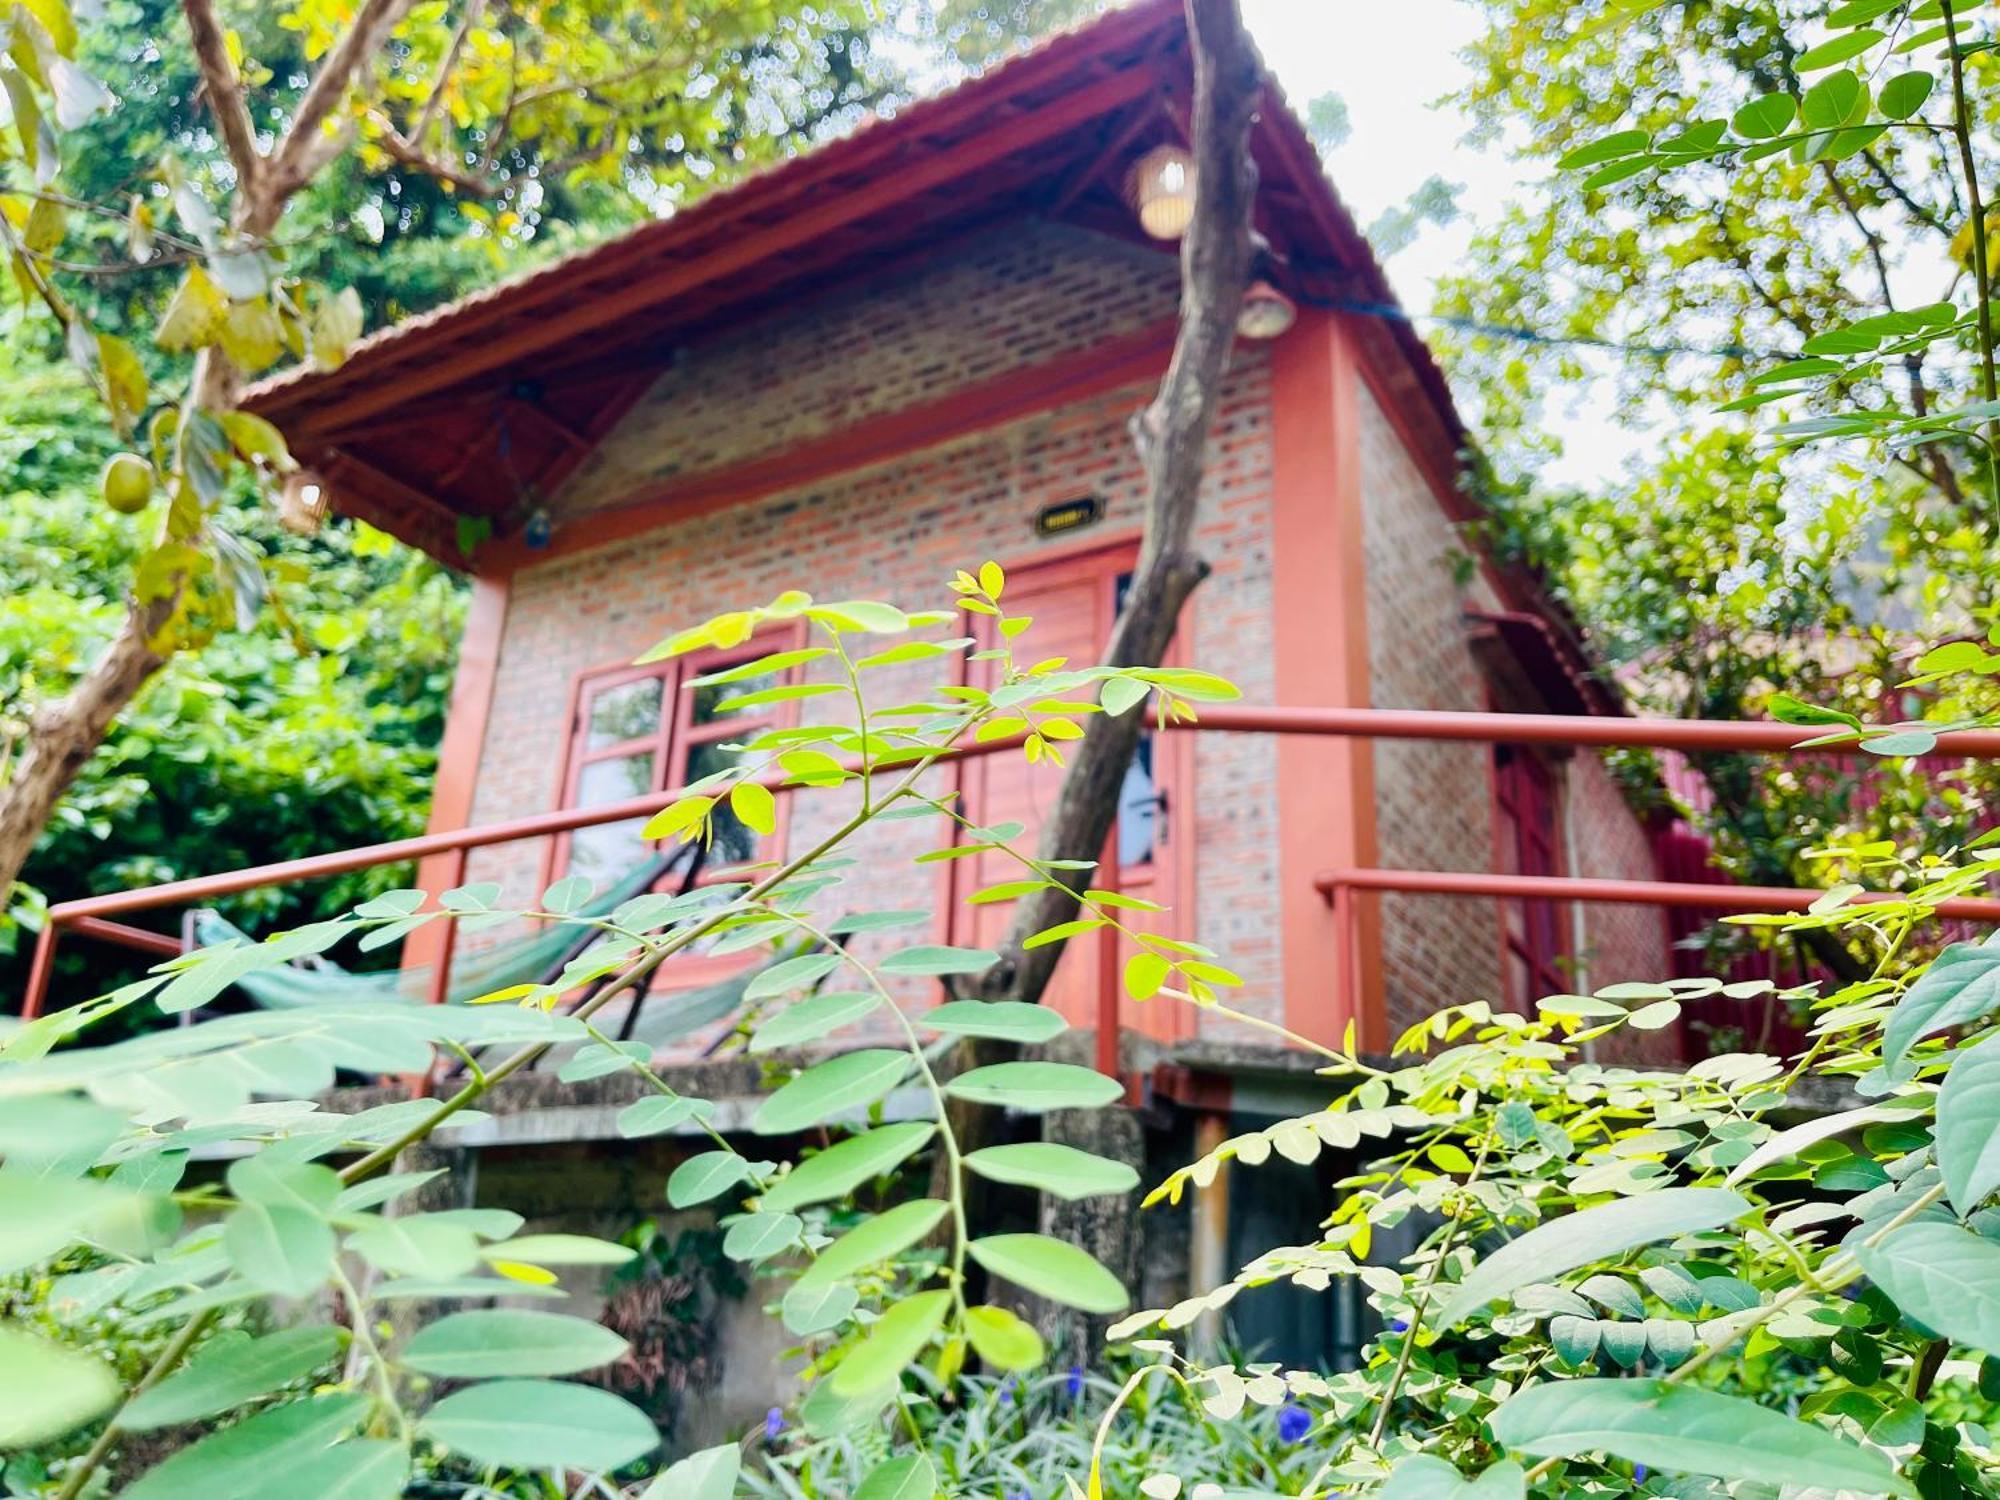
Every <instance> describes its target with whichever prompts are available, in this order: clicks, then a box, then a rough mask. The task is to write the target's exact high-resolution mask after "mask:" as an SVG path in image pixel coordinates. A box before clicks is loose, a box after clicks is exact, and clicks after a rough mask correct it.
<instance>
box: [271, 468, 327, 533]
mask: <svg viewBox="0 0 2000 1500" xmlns="http://www.w3.org/2000/svg"><path fill="white" fill-rule="evenodd" d="M330 498H331V496H330V493H329V491H328V489H327V484H326V480H325V479H323V478H322V477H321V476H320V475H319V474H318V473H317V472H315V471H314V470H312V469H294V470H292V472H291V473H289V474H287V475H286V476H285V484H284V488H283V489H281V490H279V491H278V524H279V525H281V526H283V527H284V528H285V530H287V531H292V532H296V533H298V534H299V535H300V536H311V535H312V534H313V533H314V532H316V531H318V530H319V528H320V523H321V522H322V521H324V520H325V519H326V507H327V502H328V500H329V499H330Z"/></svg>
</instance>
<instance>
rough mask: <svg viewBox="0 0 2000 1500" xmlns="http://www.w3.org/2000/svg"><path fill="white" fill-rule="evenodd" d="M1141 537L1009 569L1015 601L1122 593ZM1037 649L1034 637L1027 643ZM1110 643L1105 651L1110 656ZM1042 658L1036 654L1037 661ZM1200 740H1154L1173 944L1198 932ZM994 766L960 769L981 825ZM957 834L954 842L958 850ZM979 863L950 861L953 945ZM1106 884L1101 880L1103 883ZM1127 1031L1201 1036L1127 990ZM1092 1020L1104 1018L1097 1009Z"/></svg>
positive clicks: (961, 932)
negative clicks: (1034, 594) (1088, 586)
mask: <svg viewBox="0 0 2000 1500" xmlns="http://www.w3.org/2000/svg"><path fill="white" fill-rule="evenodd" d="M1140 540H1141V538H1140V534H1139V532H1137V531H1136V530H1132V529H1129V528H1128V529H1126V530H1123V531H1120V532H1117V533H1114V534H1111V535H1108V536H1100V537H1089V538H1078V539H1076V540H1075V541H1073V542H1071V543H1068V544H1066V545H1063V546H1060V547H1051V548H1048V549H1046V550H1043V551H1041V552H1038V553H1035V554H1032V555H1030V556H1027V557H1023V558H1018V559H1016V560H1014V561H1012V562H1003V563H1002V564H1001V566H1002V567H1003V568H1004V569H1005V570H1006V574H1007V593H1008V595H1009V596H1010V597H1012V598H1018V597H1020V596H1021V595H1023V594H1026V593H1029V592H1030V591H1032V590H1034V589H1036V588H1038V587H1044V588H1045V587H1048V586H1049V585H1051V584H1061V583H1065V582H1070V581H1074V580H1090V579H1101V580H1103V581H1104V582H1105V583H1106V584H1107V585H1108V586H1110V587H1111V588H1115V586H1116V581H1117V579H1118V576H1119V575H1120V574H1121V573H1126V572H1130V571H1131V569H1132V568H1133V566H1134V565H1135V564H1136V563H1137V561H1138V556H1139V544H1140ZM1105 602H1106V607H1105V609H1104V611H1103V613H1102V615H1101V617H1100V618H1101V619H1102V622H1103V624H1102V632H1103V635H1104V637H1105V639H1108V638H1109V633H1110V629H1111V626H1112V623H1113V619H1114V616H1113V613H1112V606H1113V604H1114V603H1115V596H1114V595H1113V594H1111V593H1110V592H1108V591H1107V594H1106V596H1105ZM1192 620H1193V605H1192V603H1190V604H1189V606H1188V607H1187V608H1184V609H1183V610H1182V613H1181V620H1180V624H1179V627H1178V633H1177V634H1176V636H1175V639H1174V642H1173V644H1172V645H1170V646H1169V647H1168V650H1167V662H1168V664H1170V665H1171V664H1176V663H1178V662H1179V661H1180V659H1181V642H1182V641H1183V640H1184V639H1186V638H1187V636H1189V635H1190V634H1191V633H1192V629H1193V626H1192ZM1026 639H1028V640H1029V641H1030V642H1031V643H1032V641H1033V631H1032V630H1030V632H1029V634H1028V636H1027V637H1026ZM1102 645H1103V642H1102V641H1100V642H1099V643H1098V649H1100V650H1101V649H1102ZM1033 654H1035V653H1033V652H1032V650H1031V652H1030V655H1033ZM973 667H974V664H972V663H970V662H965V661H963V660H961V665H960V669H959V682H960V684H961V685H964V684H966V683H969V682H970V680H971V677H972V673H973ZM1192 751H1193V741H1192V736H1190V735H1186V734H1176V733H1174V732H1173V731H1171V730H1167V731H1156V732H1155V735H1154V740H1153V776H1154V784H1155V786H1156V788H1157V789H1158V791H1159V792H1160V794H1161V795H1162V796H1163V797H1164V798H1165V803H1164V806H1163V810H1162V813H1161V820H1160V827H1161V829H1162V830H1163V833H1162V837H1161V839H1160V841H1159V844H1158V846H1156V849H1155V854H1154V861H1153V864H1152V866H1151V875H1150V899H1153V900H1157V901H1159V902H1160V904H1161V905H1163V906H1165V907H1166V908H1167V911H1165V912H1161V913H1154V914H1151V916H1152V921H1151V922H1150V923H1149V925H1151V926H1153V927H1155V928H1157V929H1159V930H1161V931H1162V932H1163V933H1164V935H1166V936H1170V937H1186V936H1189V935H1191V934H1192V933H1193V932H1194V931H1195V912H1194V908H1193V895H1194V890H1195V879H1194V843H1195V839H1194V827H1195V822H1194V812H1195V796H1194V784H1195V778H1194V757H1193V753H1192ZM987 764H988V758H981V759H979V760H975V761H960V762H958V763H956V764H955V765H954V767H953V782H952V784H953V789H954V791H955V792H957V794H958V795H959V797H960V798H961V800H962V802H963V803H964V804H965V806H966V813H967V816H968V817H970V818H972V819H973V821H975V822H981V821H984V820H983V818H982V817H981V815H980V813H979V812H978V810H977V809H976V807H974V806H973V805H972V804H973V803H974V802H975V801H976V800H977V798H978V796H979V791H978V788H979V787H980V786H981V785H982V784H983V783H982V782H981V781H979V780H977V779H976V778H979V777H981V776H982V775H983V773H984V770H985V768H986V766H987ZM957 832H958V830H957V829H956V828H954V842H957V838H956V834H957ZM1117 840H1118V833H1117V828H1116V825H1115V824H1114V825H1113V829H1112V833H1111V837H1110V839H1109V840H1108V846H1109V847H1108V849H1107V851H1106V853H1107V854H1109V853H1115V851H1116V849H1117ZM973 864H974V861H971V860H949V861H946V862H945V864H944V866H943V869H942V873H941V875H940V879H939V884H940V887H941V889H940V896H941V899H942V900H943V901H944V902H945V911H946V918H945V928H946V933H947V936H948V938H950V939H958V938H963V937H964V936H965V934H966V931H967V928H966V923H967V920H968V915H969V913H970V911H971V908H969V907H967V906H965V905H964V898H965V897H966V896H968V895H970V894H971V893H972V890H973V889H974V888H975V885H976V880H975V872H974V870H973V869H972V868H971V866H972V865H973ZM1117 874H1118V882H1119V885H1120V886H1123V885H1124V884H1125V876H1126V872H1125V871H1124V870H1123V869H1120V870H1119V871H1118V872H1117ZM1100 879H1101V877H1100ZM1099 946H1100V948H1101V949H1102V952H1101V954H1100V965H1101V967H1100V972H1099V977H1098V984H1099V985H1101V986H1111V987H1114V988H1116V987H1119V986H1120V976H1119V972H1118V965H1117V963H1116V958H1117V954H1116V950H1115V948H1114V947H1111V946H1109V945H1105V944H1103V943H1102V942H1101V940H1100V942H1099ZM1119 1008H1120V1025H1121V1027H1122V1026H1130V1027H1132V1028H1133V1029H1134V1030H1139V1031H1143V1032H1145V1034H1146V1035H1148V1036H1150V1037H1153V1038H1155V1039H1156V1040H1158V1041H1162V1042H1173V1041H1178V1040H1181V1039H1182V1038H1184V1037H1187V1036H1190V1035H1192V1034H1193V1032H1194V1029H1195V1028H1194V1026H1193V1024H1192V1019H1191V1017H1190V1015H1189V1014H1188V1010H1187V1007H1186V1006H1184V1005H1182V1004H1180V1003H1179V1002H1176V1001H1158V1002H1148V1003H1147V1004H1146V1005H1145V1006H1144V1007H1143V1008H1142V1007H1139V1006H1137V1005H1136V1003H1135V1002H1133V1001H1130V1000H1127V999H1125V998H1124V995H1123V993H1122V988H1121V989H1119ZM1090 1014H1091V1015H1093V1016H1094V1015H1096V1014H1098V1011H1097V1008H1095V1007H1091V1008H1090Z"/></svg>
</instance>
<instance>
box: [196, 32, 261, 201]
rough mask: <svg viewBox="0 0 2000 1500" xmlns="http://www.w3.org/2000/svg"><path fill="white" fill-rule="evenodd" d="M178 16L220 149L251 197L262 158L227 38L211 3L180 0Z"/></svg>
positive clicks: (243, 191) (239, 188)
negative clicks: (184, 24) (190, 46)
mask: <svg viewBox="0 0 2000 1500" xmlns="http://www.w3.org/2000/svg"><path fill="white" fill-rule="evenodd" d="M181 14H182V15H184V16H186V17H187V28H188V40H189V41H190V42H192V43H193V44H194V60H195V64H196V66H197V67H199V68H200V70H201V89H202V93H203V94H205V95H206V96H207V98H208V112H209V114H211V115H212V116H214V118H215V128H216V131H217V133H218V134H220V135H221V137H222V144H223V148H224V149H225V150H227V151H228V153H229V160H230V164H231V165H232V166H234V167H235V168H236V182H237V191H238V192H239V193H240V194H242V195H244V196H253V195H254V194H255V193H256V190H257V183H258V180H259V179H260V178H261V177H262V176H263V175H264V156H263V153H262V152H260V151H259V150H258V149H257V130H256V127H255V126H253V125H252V124H251V123H250V110H249V107H248V105H246V104H245V103H244V99H243V80H242V79H241V78H240V77H238V76H237V72H236V64H235V63H234V62H233V61H231V59H230V56H229V38H228V35H227V34H226V33H225V32H224V31H223V29H222V23H221V21H220V20H219V19H217V17H216V14H215V5H214V3H213V0H181Z"/></svg>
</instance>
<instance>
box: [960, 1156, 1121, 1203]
mask: <svg viewBox="0 0 2000 1500" xmlns="http://www.w3.org/2000/svg"><path fill="white" fill-rule="evenodd" d="M965 1164H966V1166H968V1167H970V1168H971V1169H972V1170H973V1171H975V1172H977V1173H978V1174H979V1175H980V1176H981V1177H985V1178H988V1179H990V1180H991V1181H994V1182H1005V1183H1008V1184H1010V1185H1012V1186H1015V1187H1031V1188H1039V1189H1041V1190H1042V1191H1043V1192H1045V1193H1052V1194H1054V1195H1055V1196H1056V1197H1058V1198H1068V1199H1070V1200H1072V1201H1073V1200H1075V1199H1078V1198H1095V1197H1100V1196H1102V1195H1104V1194H1108V1193H1129V1192H1131V1191H1132V1190H1133V1189H1134V1188H1136V1187H1138V1185H1139V1174H1138V1173H1137V1172H1136V1171H1134V1170H1133V1169H1132V1168H1131V1167H1129V1166H1127V1165H1126V1164H1125V1163H1124V1162H1122V1161H1111V1160H1109V1159H1108V1158H1106V1157H1102V1156H1093V1155H1092V1154H1091V1153H1090V1152H1088V1151H1079V1150H1077V1149H1076V1147H1074V1146H1064V1145H1060V1144H1058V1143H1056V1142H1054V1141H1023V1142H1021V1143H1020V1144H1018V1145H1013V1146H986V1147H983V1148H982V1149H980V1150H978V1151H974V1152H972V1153H971V1154H970V1155H968V1156H967V1157H966V1158H965Z"/></svg>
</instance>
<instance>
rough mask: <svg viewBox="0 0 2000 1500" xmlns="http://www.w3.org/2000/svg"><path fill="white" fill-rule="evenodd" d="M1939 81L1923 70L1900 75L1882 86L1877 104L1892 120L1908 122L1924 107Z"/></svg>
mask: <svg viewBox="0 0 2000 1500" xmlns="http://www.w3.org/2000/svg"><path fill="white" fill-rule="evenodd" d="M1936 86H1937V80H1936V79H1935V78H1933V77H1931V75H1930V74H1928V73H1926V72H1924V71H1923V70H1922V69H1917V70H1914V71H1912V72H1908V73H1899V74H1897V75H1896V76H1895V77H1894V78H1891V79H1890V80H1889V81H1888V82H1887V83H1885V84H1883V85H1882V92H1881V94H1880V95H1879V96H1878V97H1877V99H1876V104H1877V105H1878V106H1879V107H1880V109H1881V111H1882V113H1883V114H1884V115H1886V116H1887V117H1888V118H1889V119H1891V120H1907V119H1909V118H1910V116H1911V115H1913V114H1915V113H1916V112H1917V111H1918V110H1920V109H1922V108H1923V107H1924V101H1925V100H1926V99H1928V98H1930V96H1931V90H1932V89H1933V88H1935V87H1936Z"/></svg>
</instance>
